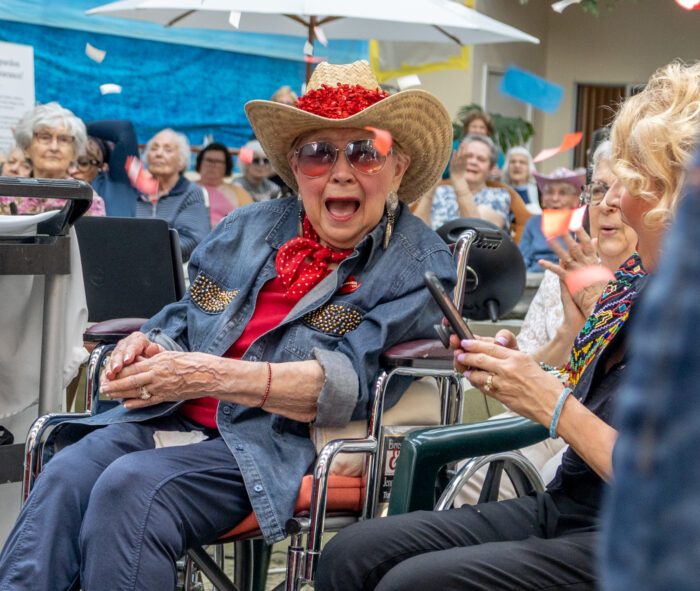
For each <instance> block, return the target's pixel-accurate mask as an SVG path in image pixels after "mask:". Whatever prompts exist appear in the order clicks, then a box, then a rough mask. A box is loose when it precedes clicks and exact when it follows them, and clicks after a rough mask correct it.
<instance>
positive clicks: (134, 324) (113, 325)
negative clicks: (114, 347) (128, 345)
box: [83, 318, 148, 343]
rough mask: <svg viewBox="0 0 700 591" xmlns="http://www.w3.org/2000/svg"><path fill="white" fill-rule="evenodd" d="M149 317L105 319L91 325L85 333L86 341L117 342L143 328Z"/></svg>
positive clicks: (84, 338)
mask: <svg viewBox="0 0 700 591" xmlns="http://www.w3.org/2000/svg"><path fill="white" fill-rule="evenodd" d="M146 320H148V319H147V318H115V319H113V320H103V321H102V322H97V323H96V324H93V325H92V326H90V327H89V328H88V329H87V330H86V331H85V334H83V340H84V341H99V342H102V343H116V342H117V341H118V340H120V339H122V338H124V337H125V336H127V335H129V334H131V333H132V332H135V331H137V330H141V327H142V326H143V325H144V324H145V323H146Z"/></svg>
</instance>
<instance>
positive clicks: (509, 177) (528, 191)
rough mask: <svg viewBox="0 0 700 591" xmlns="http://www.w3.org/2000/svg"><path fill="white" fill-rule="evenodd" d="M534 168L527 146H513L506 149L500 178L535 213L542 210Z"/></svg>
mask: <svg viewBox="0 0 700 591" xmlns="http://www.w3.org/2000/svg"><path fill="white" fill-rule="evenodd" d="M534 170H535V165H534V164H533V162H532V155H531V154H530V152H529V151H528V149H527V148H524V147H523V146H515V147H513V148H511V149H510V150H508V152H507V154H506V159H505V162H504V163H503V175H502V180H503V182H504V183H506V184H507V185H510V186H511V187H512V188H513V189H514V190H515V192H516V193H518V195H520V197H521V198H522V200H523V202H524V203H525V206H526V207H527V210H528V211H529V212H530V213H532V214H535V215H537V214H538V213H541V212H542V208H541V207H540V198H539V192H538V191H537V183H536V182H535V179H534V177H533V176H532V173H533V172H534Z"/></svg>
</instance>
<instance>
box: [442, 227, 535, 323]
mask: <svg viewBox="0 0 700 591" xmlns="http://www.w3.org/2000/svg"><path fill="white" fill-rule="evenodd" d="M470 229H471V230H476V231H477V236H476V238H475V239H474V241H473V242H472V243H471V246H470V251H469V267H468V268H467V274H466V278H467V279H466V285H465V288H464V302H463V305H462V315H463V316H466V317H467V318H469V319H471V320H487V319H490V320H491V321H492V322H496V321H497V320H498V319H499V318H500V317H501V316H503V315H505V314H507V313H508V312H510V311H511V310H512V309H513V308H514V307H515V305H516V304H517V303H518V301H519V300H520V298H521V297H522V295H523V292H524V291H525V279H526V272H525V262H524V261H523V256H522V254H521V253H520V249H519V248H518V246H517V245H516V244H515V242H513V240H512V239H511V237H510V236H509V235H508V232H506V231H505V230H504V229H503V228H499V227H498V226H496V225H495V224H492V223H491V222H488V221H486V220H482V219H480V218H458V219H455V220H451V221H449V222H447V223H446V224H443V225H442V226H440V227H439V228H438V229H437V233H438V236H440V238H442V239H443V240H444V241H445V242H447V244H453V243H456V242H457V240H458V239H459V237H460V236H461V235H462V234H463V233H464V232H465V231H467V230H470Z"/></svg>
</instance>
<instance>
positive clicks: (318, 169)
mask: <svg viewBox="0 0 700 591" xmlns="http://www.w3.org/2000/svg"><path fill="white" fill-rule="evenodd" d="M341 150H342V151H343V152H344V153H345V158H346V160H347V161H348V164H349V165H350V166H352V167H353V168H354V169H355V170H356V171H358V172H361V173H362V174H377V173H378V172H379V171H381V170H382V168H384V165H385V164H386V154H384V155H382V154H380V153H379V152H378V151H377V149H376V148H375V147H374V140H372V139H366V140H355V141H352V142H350V143H349V144H348V145H347V146H345V148H336V147H335V146H334V145H333V144H331V143H330V142H310V143H308V144H304V145H303V146H301V147H300V148H297V149H296V150H295V151H294V155H295V156H296V158H297V163H298V164H299V170H300V171H301V173H302V174H303V175H304V176H305V177H308V178H310V179H315V178H318V177H320V176H323V175H324V174H326V173H327V172H328V171H329V170H330V169H331V168H333V165H334V164H335V161H336V160H337V158H338V152H340V151H341Z"/></svg>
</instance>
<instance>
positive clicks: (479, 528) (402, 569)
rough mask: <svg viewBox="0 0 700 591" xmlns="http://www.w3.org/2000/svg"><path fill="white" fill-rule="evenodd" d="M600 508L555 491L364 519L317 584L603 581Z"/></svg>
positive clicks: (321, 588)
mask: <svg viewBox="0 0 700 591" xmlns="http://www.w3.org/2000/svg"><path fill="white" fill-rule="evenodd" d="M597 539H598V532H597V527H596V514H595V512H594V511H592V510H590V509H588V508H585V507H581V506H580V505H576V504H574V503H573V502H571V501H568V500H566V499H563V500H562V499H560V498H559V499H557V500H556V501H555V499H554V498H553V497H552V496H551V495H549V494H548V493H544V494H538V495H537V496H530V497H524V498H519V499H513V500H510V501H501V502H498V503H486V504H483V505H476V506H474V507H472V506H465V507H462V508H460V509H453V510H450V511H442V512H437V511H418V512H415V513H408V514H405V515H396V516H392V517H386V518H382V519H371V520H369V521H364V522H360V523H357V524H355V525H353V526H351V527H348V528H346V529H344V530H342V531H341V532H340V533H338V534H337V535H336V536H335V537H334V538H332V539H331V540H330V542H329V543H328V544H327V545H326V547H325V548H324V550H323V552H322V553H321V561H320V564H319V570H318V573H317V577H316V590H317V591H328V590H331V589H335V590H338V591H354V590H360V589H367V590H370V589H377V590H378V591H379V590H381V591H389V590H395V591H398V590H409V589H410V590H412V591H413V590H423V589H435V590H440V591H443V590H450V589H455V590H457V589H459V590H460V591H466V590H479V591H482V590H483V591H494V590H498V591H503V590H513V591H516V590H517V591H521V590H526V589H547V590H554V589H566V590H567V591H582V590H591V589H594V587H595V579H596V575H595V570H596V569H595V568H594V567H595V560H594V557H595V549H596V542H597Z"/></svg>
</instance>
